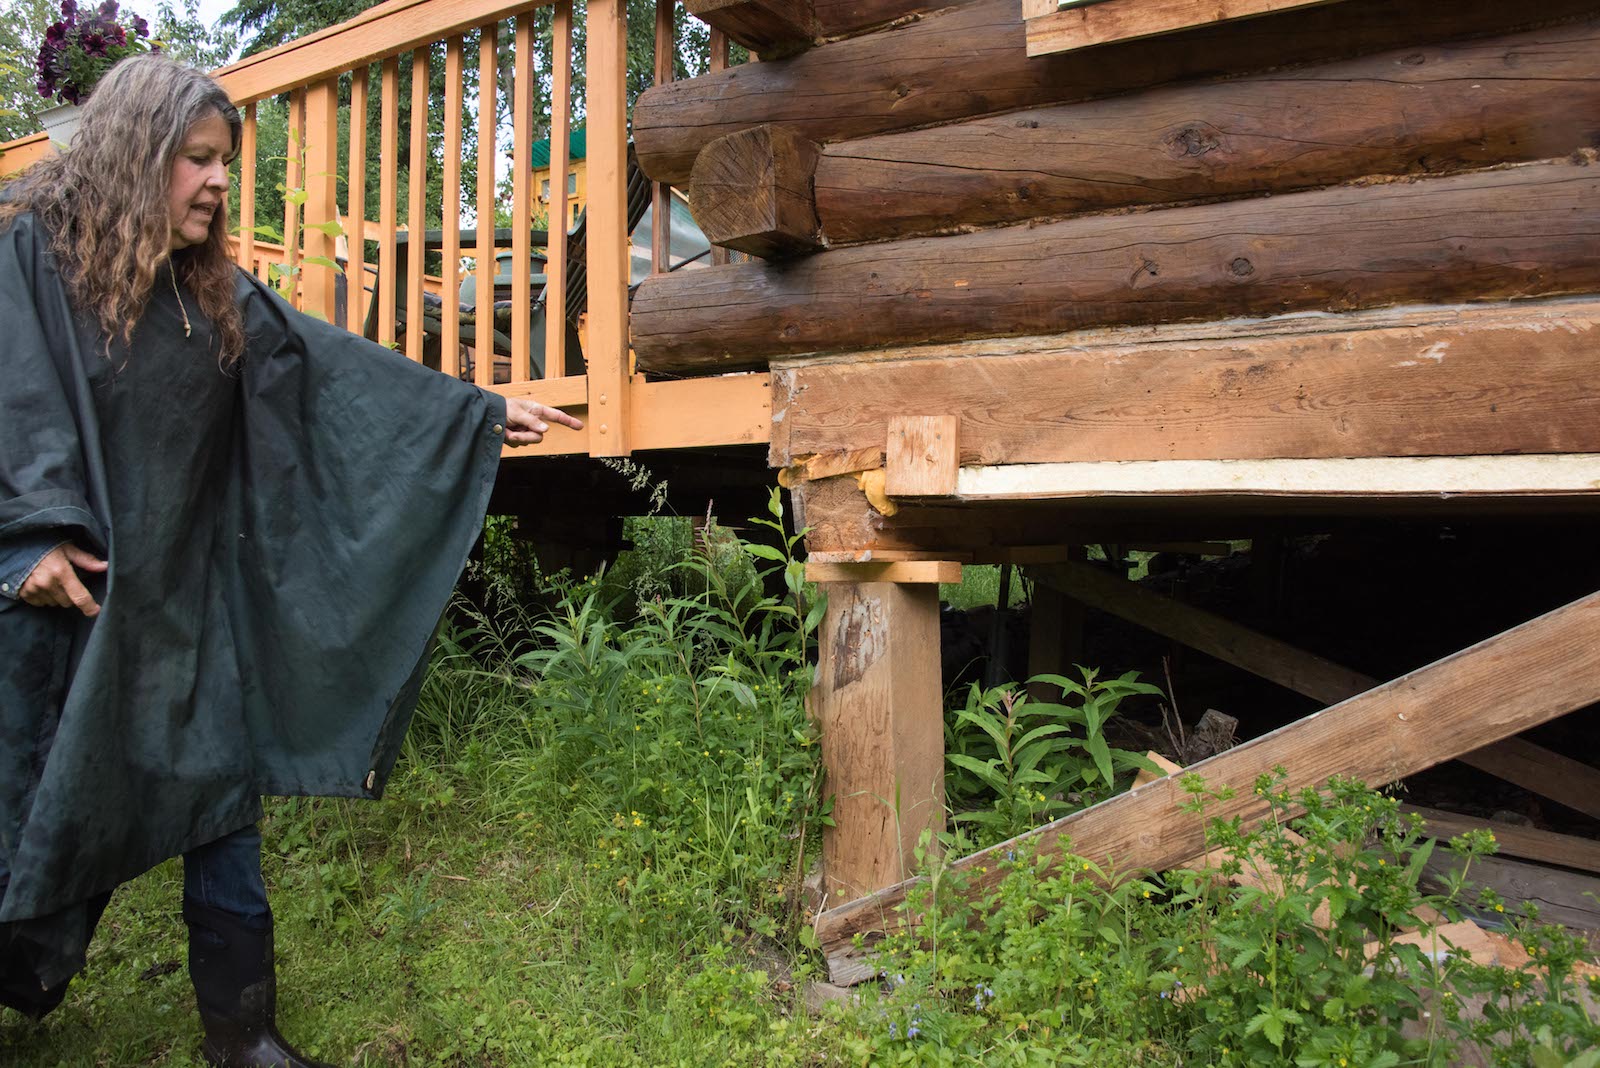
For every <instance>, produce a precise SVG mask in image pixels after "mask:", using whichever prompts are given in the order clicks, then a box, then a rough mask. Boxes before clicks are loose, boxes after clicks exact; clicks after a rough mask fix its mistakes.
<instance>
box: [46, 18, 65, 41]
mask: <svg viewBox="0 0 1600 1068" xmlns="http://www.w3.org/2000/svg"><path fill="white" fill-rule="evenodd" d="M66 39H67V28H66V27H65V26H63V25H62V24H61V23H59V22H57V23H53V24H51V26H50V28H49V29H48V30H45V31H44V43H45V44H47V45H60V44H63V43H65V42H66Z"/></svg>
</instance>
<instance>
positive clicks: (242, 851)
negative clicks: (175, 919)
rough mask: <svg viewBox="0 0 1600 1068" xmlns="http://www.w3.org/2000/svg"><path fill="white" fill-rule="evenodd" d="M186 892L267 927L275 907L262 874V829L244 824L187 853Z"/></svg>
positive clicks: (251, 923)
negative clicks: (269, 904) (242, 826)
mask: <svg viewBox="0 0 1600 1068" xmlns="http://www.w3.org/2000/svg"><path fill="white" fill-rule="evenodd" d="M183 896H184V897H187V898H189V899H190V900H192V901H197V902H199V903H200V904H202V905H207V906H210V907H211V908H214V909H219V910H221V911H223V912H231V913H233V914H234V915H235V916H238V917H239V918H240V920H241V921H242V922H243V923H244V924H245V926H247V927H250V928H252V929H255V930H263V931H264V930H266V928H267V927H268V926H269V925H270V924H271V923H272V910H271V909H270V908H269V907H268V906H267V884H266V882H265V881H264V880H263V879H262V878H261V832H260V831H259V830H258V829H256V828H255V827H254V826H250V827H244V828H242V829H240V830H237V831H234V832H233V833H232V834H226V835H223V836H222V837H221V838H218V839H217V840H215V841H213V842H207V843H206V844H205V845H203V846H196V847H195V848H193V849H191V850H189V852H187V853H185V854H184V855H183Z"/></svg>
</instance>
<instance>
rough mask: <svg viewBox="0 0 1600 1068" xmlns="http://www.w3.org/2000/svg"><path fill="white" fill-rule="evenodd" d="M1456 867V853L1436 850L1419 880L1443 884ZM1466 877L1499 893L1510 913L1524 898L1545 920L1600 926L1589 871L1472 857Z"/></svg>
mask: <svg viewBox="0 0 1600 1068" xmlns="http://www.w3.org/2000/svg"><path fill="white" fill-rule="evenodd" d="M1460 867H1461V860H1460V858H1459V857H1456V856H1453V855H1452V854H1449V853H1445V852H1442V851H1437V850H1436V851H1435V852H1434V854H1433V856H1432V857H1431V858H1430V859H1429V860H1428V863H1427V864H1426V865H1424V866H1423V869H1422V871H1423V876H1422V877H1423V881H1424V882H1425V883H1432V884H1433V885H1434V886H1436V887H1439V886H1443V885H1444V883H1445V878H1446V876H1447V875H1448V873H1450V872H1453V871H1456V870H1457V869H1459V868H1460ZM1467 882H1468V883H1470V884H1471V885H1472V886H1475V887H1480V888H1486V889H1491V890H1493V891H1494V892H1495V893H1497V894H1499V895H1500V897H1501V898H1502V899H1504V901H1505V908H1506V914H1507V915H1508V916H1514V915H1517V914H1520V912H1521V907H1522V903H1523V902H1524V901H1531V902H1533V903H1534V904H1535V905H1538V906H1539V919H1540V920H1541V921H1543V922H1544V923H1559V924H1561V925H1562V926H1564V927H1576V928H1579V929H1580V930H1585V931H1600V904H1597V903H1596V895H1600V879H1597V878H1595V877H1594V876H1593V875H1583V874H1578V873H1576V872H1569V871H1561V870H1559V869H1557V868H1547V867H1545V866H1543V865H1542V864H1524V863H1522V862H1521V861H1516V860H1507V859H1505V858H1504V857H1474V858H1473V859H1472V864H1471V865H1470V866H1469V867H1468V868H1467ZM1469 898H1470V895H1469Z"/></svg>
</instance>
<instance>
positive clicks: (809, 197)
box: [689, 125, 822, 259]
mask: <svg viewBox="0 0 1600 1068" xmlns="http://www.w3.org/2000/svg"><path fill="white" fill-rule="evenodd" d="M817 154H818V149H817V146H816V145H815V144H814V143H813V142H811V141H808V140H806V139H805V138H804V137H801V136H800V135H799V134H797V133H795V132H794V131H793V130H791V129H789V128H788V127H786V126H770V125H768V126H757V127H755V128H754V129H751V130H741V131H739V132H738V133H733V134H729V135H728V136H727V137H719V138H717V139H716V140H715V141H713V142H711V143H710V144H709V145H707V146H706V147H705V148H703V149H701V150H700V155H699V156H697V157H696V158H695V162H694V172H693V174H692V175H691V176H690V179H689V203H690V205H691V206H692V207H693V209H694V217H695V221H696V222H698V223H699V224H700V229H701V230H702V231H704V233H705V235H706V240H707V241H710V242H711V243H712V244H713V245H721V246H722V247H724V248H733V249H738V250H739V251H741V252H748V253H750V254H751V255H752V256H764V257H767V258H769V259H774V258H777V257H781V256H790V255H797V254H800V253H806V252H815V251H816V250H818V249H819V248H821V247H822V242H821V240H820V238H819V237H818V234H817V229H818V227H817V208H816V203H815V194H814V193H813V191H812V185H811V182H812V177H813V175H815V174H816V171H817Z"/></svg>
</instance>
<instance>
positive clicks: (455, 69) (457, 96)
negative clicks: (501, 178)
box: [439, 36, 464, 378]
mask: <svg viewBox="0 0 1600 1068" xmlns="http://www.w3.org/2000/svg"><path fill="white" fill-rule="evenodd" d="M463 48H464V42H463V41H462V40H461V38H460V37H459V36H457V37H452V38H450V42H449V43H448V44H447V45H446V46H445V52H444V175H443V186H444V219H443V222H442V224H441V225H443V227H444V249H443V252H442V253H441V258H442V259H443V261H444V262H443V264H442V269H441V271H440V273H441V274H442V275H443V276H444V315H443V317H442V320H441V322H440V326H441V329H440V332H439V370H441V371H443V372H444V373H445V374H447V375H449V376H450V377H451V378H459V377H461V314H460V312H459V311H458V310H457V309H459V308H460V307H461V293H460V290H461V97H462V91H461V67H462V50H463Z"/></svg>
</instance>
